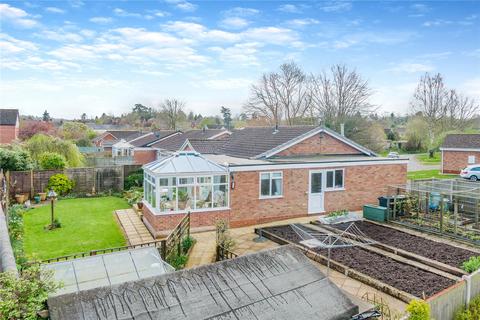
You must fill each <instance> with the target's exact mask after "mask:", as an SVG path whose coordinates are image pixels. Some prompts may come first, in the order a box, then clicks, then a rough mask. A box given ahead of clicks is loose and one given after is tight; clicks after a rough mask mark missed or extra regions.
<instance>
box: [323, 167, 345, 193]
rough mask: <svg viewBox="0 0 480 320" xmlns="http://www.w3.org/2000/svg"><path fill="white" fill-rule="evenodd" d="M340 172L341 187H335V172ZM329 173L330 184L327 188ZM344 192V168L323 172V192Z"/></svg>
mask: <svg viewBox="0 0 480 320" xmlns="http://www.w3.org/2000/svg"><path fill="white" fill-rule="evenodd" d="M337 171H342V186H341V187H337V186H336V176H335V174H336V172H337ZM329 172H331V174H332V183H333V185H332V186H331V187H329V186H328V173H329ZM342 190H345V168H335V169H327V170H325V191H342Z"/></svg>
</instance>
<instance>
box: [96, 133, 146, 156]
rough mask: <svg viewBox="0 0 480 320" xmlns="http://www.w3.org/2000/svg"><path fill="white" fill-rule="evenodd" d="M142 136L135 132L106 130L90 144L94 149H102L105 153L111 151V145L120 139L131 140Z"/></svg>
mask: <svg viewBox="0 0 480 320" xmlns="http://www.w3.org/2000/svg"><path fill="white" fill-rule="evenodd" d="M140 135H142V133H141V132H140V131H135V130H108V131H105V132H103V133H102V134H100V135H99V136H97V137H95V138H94V139H93V140H92V142H93V144H94V145H95V146H96V147H103V149H104V150H105V151H108V152H110V151H112V145H114V144H115V143H117V142H119V141H121V140H122V139H124V140H127V139H133V138H136V137H139V136H140Z"/></svg>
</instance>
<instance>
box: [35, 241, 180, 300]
mask: <svg viewBox="0 0 480 320" xmlns="http://www.w3.org/2000/svg"><path fill="white" fill-rule="evenodd" d="M42 268H43V269H46V270H53V277H54V279H55V280H56V281H61V282H62V283H63V287H62V288H61V289H59V290H57V292H55V294H53V295H62V294H65V293H72V292H79V291H83V290H88V289H92V288H98V287H104V286H109V285H112V284H117V283H123V282H127V281H132V280H138V279H143V278H148V277H153V276H158V275H162V274H165V273H168V272H173V271H174V269H173V268H172V267H171V266H170V265H168V264H167V263H165V262H164V261H163V260H162V258H161V257H160V254H159V253H158V250H157V248H154V247H147V248H139V249H130V250H125V251H120V252H114V253H109V254H103V255H96V256H90V257H85V258H78V259H73V260H69V261H62V262H54V263H49V264H45V265H42Z"/></svg>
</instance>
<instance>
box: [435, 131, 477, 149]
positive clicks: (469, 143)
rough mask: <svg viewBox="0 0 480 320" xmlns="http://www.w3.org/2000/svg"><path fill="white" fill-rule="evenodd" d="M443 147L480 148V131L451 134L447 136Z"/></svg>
mask: <svg viewBox="0 0 480 320" xmlns="http://www.w3.org/2000/svg"><path fill="white" fill-rule="evenodd" d="M442 148H465V149H480V133H473V134H462V133H460V134H449V135H447V136H446V137H445V140H444V141H443V145H442Z"/></svg>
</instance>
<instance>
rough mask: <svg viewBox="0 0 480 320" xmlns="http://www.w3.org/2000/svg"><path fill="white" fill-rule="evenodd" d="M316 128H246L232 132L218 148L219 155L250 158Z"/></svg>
mask: <svg viewBox="0 0 480 320" xmlns="http://www.w3.org/2000/svg"><path fill="white" fill-rule="evenodd" d="M315 128H317V127H315V126H290V127H282V126H281V127H279V128H278V130H275V128H274V127H246V128H243V129H237V130H234V131H233V133H232V135H231V136H230V139H229V140H228V141H227V142H226V143H225V144H224V145H223V147H221V148H220V150H219V151H218V152H219V153H223V154H226V155H229V156H233V157H241V158H251V157H254V156H258V155H260V154H262V153H264V152H267V151H269V150H271V149H273V148H275V147H278V146H279V145H281V144H283V143H286V142H288V141H290V140H292V139H295V138H297V137H298V136H301V135H302V134H305V133H307V132H309V131H311V130H313V129H315Z"/></svg>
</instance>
